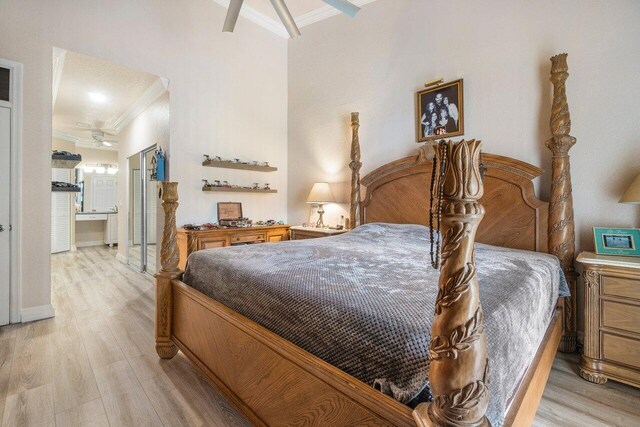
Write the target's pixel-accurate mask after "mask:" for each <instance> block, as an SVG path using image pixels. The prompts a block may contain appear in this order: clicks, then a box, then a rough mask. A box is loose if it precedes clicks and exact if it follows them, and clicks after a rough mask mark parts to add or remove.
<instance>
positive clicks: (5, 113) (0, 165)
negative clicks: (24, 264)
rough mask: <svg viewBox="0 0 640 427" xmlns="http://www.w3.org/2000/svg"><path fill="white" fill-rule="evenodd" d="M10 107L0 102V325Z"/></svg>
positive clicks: (5, 300) (4, 304)
mask: <svg viewBox="0 0 640 427" xmlns="http://www.w3.org/2000/svg"><path fill="white" fill-rule="evenodd" d="M10 162H11V109H10V108H8V107H5V106H3V105H2V103H1V102H0V227H1V228H0V325H6V324H7V323H9V286H10V281H9V278H10V276H9V265H10V258H9V257H10V255H11V252H10V249H11V248H10V246H9V245H10V239H9V228H10V227H9V217H10V203H9V202H10V194H11V193H10V191H11V190H10V188H11V187H10V184H11V183H10V181H9V179H10V176H11V175H10V166H11V164H10Z"/></svg>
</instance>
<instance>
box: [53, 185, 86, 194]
mask: <svg viewBox="0 0 640 427" xmlns="http://www.w3.org/2000/svg"><path fill="white" fill-rule="evenodd" d="M51 191H53V192H57V193H79V192H80V187H77V186H76V187H56V186H55V185H52V186H51Z"/></svg>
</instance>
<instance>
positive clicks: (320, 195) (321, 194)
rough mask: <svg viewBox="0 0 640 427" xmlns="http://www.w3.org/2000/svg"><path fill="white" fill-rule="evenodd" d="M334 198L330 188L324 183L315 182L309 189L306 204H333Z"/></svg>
mask: <svg viewBox="0 0 640 427" xmlns="http://www.w3.org/2000/svg"><path fill="white" fill-rule="evenodd" d="M335 201H336V198H335V197H334V196H333V191H331V186H330V185H329V184H328V183H326V182H316V183H315V184H313V188H311V192H310V193H309V197H307V203H334V202H335Z"/></svg>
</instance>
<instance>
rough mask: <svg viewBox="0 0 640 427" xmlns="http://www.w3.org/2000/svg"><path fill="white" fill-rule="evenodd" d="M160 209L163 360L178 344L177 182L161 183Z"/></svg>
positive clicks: (158, 343) (159, 340)
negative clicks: (174, 327) (174, 321)
mask: <svg viewBox="0 0 640 427" xmlns="http://www.w3.org/2000/svg"><path fill="white" fill-rule="evenodd" d="M161 197H162V208H163V209H164V229H163V232H162V245H161V247H160V263H161V269H160V271H159V272H158V273H157V274H156V275H155V278H156V352H157V353H158V356H160V357H161V358H162V359H171V358H172V357H173V356H175V355H176V353H177V352H178V347H176V345H175V344H174V343H173V342H171V315H172V311H171V307H172V301H171V297H172V292H171V281H172V280H174V279H179V278H180V277H181V276H182V271H180V269H179V268H178V262H179V260H180V253H179V252H178V237H177V228H176V210H177V209H178V183H177V182H162V183H161Z"/></svg>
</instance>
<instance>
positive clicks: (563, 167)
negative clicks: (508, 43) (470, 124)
mask: <svg viewBox="0 0 640 427" xmlns="http://www.w3.org/2000/svg"><path fill="white" fill-rule="evenodd" d="M568 71H569V66H568V65H567V54H566V53H562V54H560V55H556V56H554V57H552V58H551V83H553V105H552V107H551V120H550V127H551V134H552V137H551V139H549V140H548V141H547V142H546V146H547V148H549V150H551V153H552V154H553V160H552V164H551V201H550V203H549V253H551V254H553V255H555V256H557V257H558V259H559V260H560V264H561V265H562V270H563V271H564V274H565V277H566V278H567V283H568V284H569V289H570V291H571V296H570V297H567V298H563V300H564V302H563V304H564V316H563V319H562V320H563V322H562V329H563V333H562V335H563V336H562V341H560V348H559V349H560V351H564V352H574V351H575V350H576V337H577V335H578V331H577V329H578V325H577V317H576V283H577V279H578V274H577V273H576V272H575V269H574V266H573V259H574V256H575V253H576V245H575V240H576V236H575V229H574V218H573V196H572V194H571V163H570V160H569V150H571V147H573V146H574V144H575V143H576V139H575V138H574V137H573V136H571V135H569V132H571V116H570V114H569V103H568V102H567V91H566V81H567V78H568V77H569V72H568Z"/></svg>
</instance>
